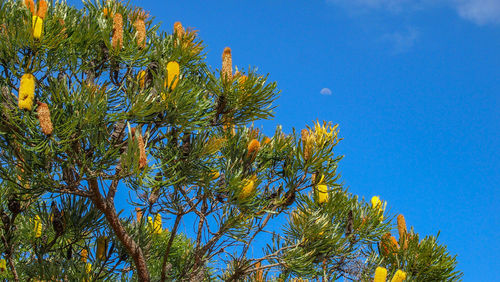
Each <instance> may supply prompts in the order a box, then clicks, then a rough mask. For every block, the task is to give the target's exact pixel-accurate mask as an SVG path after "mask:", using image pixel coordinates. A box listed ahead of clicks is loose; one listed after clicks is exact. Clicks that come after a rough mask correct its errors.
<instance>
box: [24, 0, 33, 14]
mask: <svg viewBox="0 0 500 282" xmlns="http://www.w3.org/2000/svg"><path fill="white" fill-rule="evenodd" d="M24 5H25V6H26V8H28V10H30V12H31V14H32V15H34V14H35V1H33V0H24Z"/></svg>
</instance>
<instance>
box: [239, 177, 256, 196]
mask: <svg viewBox="0 0 500 282" xmlns="http://www.w3.org/2000/svg"><path fill="white" fill-rule="evenodd" d="M256 178H257V177H256V176H255V175H254V176H252V177H250V178H249V179H245V180H244V185H243V188H242V189H241V192H240V195H239V196H238V199H240V200H245V199H246V198H248V197H249V196H250V195H252V194H253V192H254V191H255V180H256Z"/></svg>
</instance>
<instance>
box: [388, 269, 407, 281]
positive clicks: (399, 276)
mask: <svg viewBox="0 0 500 282" xmlns="http://www.w3.org/2000/svg"><path fill="white" fill-rule="evenodd" d="M404 280H406V272H404V271H402V270H400V269H398V270H397V271H396V273H394V276H393V277H392V279H391V282H403V281H404Z"/></svg>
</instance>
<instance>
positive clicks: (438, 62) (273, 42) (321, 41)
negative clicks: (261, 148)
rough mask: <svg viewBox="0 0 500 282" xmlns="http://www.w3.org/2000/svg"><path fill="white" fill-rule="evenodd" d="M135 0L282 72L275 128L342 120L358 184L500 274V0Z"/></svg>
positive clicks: (263, 67)
mask: <svg viewBox="0 0 500 282" xmlns="http://www.w3.org/2000/svg"><path fill="white" fill-rule="evenodd" d="M77 2H79V1H77V0H71V1H70V3H77ZM131 2H132V4H134V5H138V6H142V7H144V8H145V9H146V10H148V11H149V12H150V13H151V14H152V15H153V16H155V17H156V20H157V21H161V22H162V23H163V30H168V31H171V30H172V25H173V23H174V22H175V21H181V22H182V23H183V24H184V26H190V27H195V28H196V29H198V30H200V32H199V34H200V37H201V38H202V39H203V40H204V42H205V44H206V46H207V51H208V58H207V60H208V62H209V64H210V65H212V66H214V67H220V58H221V52H222V50H223V48H224V47H225V46H230V47H231V48H232V50H233V63H234V64H236V65H238V66H240V67H244V68H246V67H248V66H256V67H258V68H259V70H260V71H261V72H262V73H270V78H271V79H272V80H275V81H277V82H278V85H279V88H280V89H281V90H282V95H281V97H280V99H279V100H278V101H277V103H278V104H279V107H278V109H277V110H276V117H275V119H274V120H272V121H269V122H265V123H264V128H265V132H268V133H271V132H273V128H274V127H275V126H276V125H278V124H282V125H283V126H284V128H285V130H287V131H291V128H292V127H295V128H298V129H301V128H303V127H304V126H305V125H306V124H311V122H312V121H313V120H316V119H319V120H328V121H333V122H334V123H338V124H339V125H340V130H341V131H340V135H341V136H342V137H343V138H344V140H343V141H342V142H341V145H339V146H338V153H339V154H343V155H345V158H344V160H342V162H341V165H340V172H341V174H342V179H343V181H344V183H345V184H346V185H347V186H348V187H350V188H349V189H350V191H351V192H353V193H355V194H359V195H361V196H364V197H365V198H369V197H371V196H372V195H380V196H381V198H382V199H383V200H386V201H387V202H388V205H389V207H390V211H391V212H393V213H394V214H397V213H402V214H404V215H405V217H406V221H407V224H408V225H411V226H413V227H414V228H415V229H416V231H417V232H419V233H420V234H436V233H437V232H438V231H439V230H441V235H440V240H441V242H444V243H446V244H447V245H448V247H449V250H450V251H451V252H452V253H456V254H458V256H459V262H460V264H459V268H460V269H461V270H463V271H464V273H465V277H464V280H465V281H494V280H495V279H498V278H497V276H498V275H497V274H496V272H495V269H500V264H499V263H498V254H499V253H500V244H499V243H498V237H499V236H498V234H499V232H500V228H499V222H500V217H499V214H500V209H499V207H500V205H499V203H498V200H499V199H500V193H499V192H498V191H499V190H498V185H499V184H500V170H499V162H500V154H499V152H498V148H500V138H499V132H500V1H499V0H432V1H431V0H312V1H290V0H286V1H285V0H273V1H269V0H267V1H263V0H253V1H234V0H233V1H228V0H219V1H206V0H196V1H153V0H141V1H139V0H132V1H131ZM325 94H326V95H325ZM495 148H497V149H495Z"/></svg>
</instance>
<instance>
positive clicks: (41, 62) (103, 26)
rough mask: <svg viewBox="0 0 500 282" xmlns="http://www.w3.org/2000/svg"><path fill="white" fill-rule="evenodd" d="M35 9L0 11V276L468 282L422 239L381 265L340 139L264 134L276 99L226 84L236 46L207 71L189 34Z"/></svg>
mask: <svg viewBox="0 0 500 282" xmlns="http://www.w3.org/2000/svg"><path fill="white" fill-rule="evenodd" d="M37 3H38V6H36V5H35V2H34V1H32V0H25V1H21V0H19V1H17V0H5V1H2V2H1V4H0V27H1V32H2V40H1V41H0V56H1V60H0V64H1V65H2V67H3V68H2V72H1V73H0V90H1V94H2V95H0V105H1V114H2V118H1V119H0V163H1V165H0V179H1V180H0V185H1V187H0V219H1V221H2V223H1V226H0V238H1V240H0V278H2V279H6V280H8V281H31V280H34V281H61V280H64V281H118V280H124V281H204V280H206V281H210V280H227V281H249V280H251V279H254V280H256V281H268V280H273V279H274V280H279V281H289V280H292V279H295V281H308V279H324V280H325V281H331V280H333V279H339V278H342V277H344V278H346V279H351V280H372V279H374V275H376V274H375V272H376V271H375V270H376V269H377V268H378V267H379V268H384V269H386V273H385V276H386V277H389V278H391V277H394V279H396V280H395V281H400V280H401V279H402V278H401V277H403V276H402V272H404V273H405V275H406V277H407V278H406V279H415V280H419V281H436V280H440V281H441V280H456V279H459V278H460V275H461V274H460V273H459V272H458V271H456V270H455V266H456V261H455V258H454V257H452V256H450V255H449V254H448V253H447V251H446V248H445V247H444V246H441V245H439V244H438V243H437V241H436V237H432V236H429V237H425V238H424V239H420V238H419V237H420V236H419V235H418V234H416V233H415V232H414V231H413V229H410V230H409V231H405V232H403V234H405V236H404V237H405V238H406V240H407V247H399V248H398V247H397V246H398V243H397V242H396V243H395V244H394V241H395V240H396V239H395V237H391V236H392V235H390V236H389V238H394V240H393V239H389V243H390V244H392V245H389V246H396V247H394V248H391V249H390V251H389V249H388V251H387V252H383V253H382V251H379V249H383V248H379V246H380V244H379V243H380V242H381V241H383V240H384V238H385V237H384V236H386V235H385V234H387V233H390V234H392V233H391V232H394V231H395V229H394V228H393V225H392V223H391V219H392V216H391V215H390V214H389V213H388V212H387V211H386V210H385V206H386V205H385V204H382V202H381V201H380V199H378V201H375V202H374V203H375V204H374V205H373V206H372V204H371V203H370V202H369V201H366V200H365V199H364V198H360V197H357V196H355V195H352V194H351V193H349V192H348V190H347V189H346V188H345V187H344V186H343V185H342V184H341V181H340V179H339V175H338V172H337V169H338V166H339V163H340V160H341V158H342V156H340V155H339V154H338V153H337V151H336V145H337V144H338V142H339V141H340V138H339V137H338V134H339V132H338V129H337V126H334V125H333V124H332V123H329V122H321V123H320V122H319V121H317V122H314V123H312V124H311V125H310V126H307V127H306V128H305V129H304V130H302V131H301V134H298V133H297V132H300V131H295V130H292V131H291V132H288V133H285V132H283V131H282V129H281V127H277V128H276V129H275V130H274V133H273V134H268V135H267V136H265V135H264V134H263V133H262V131H263V130H257V128H254V126H253V124H254V123H255V122H258V121H260V120H265V119H270V118H272V117H273V114H274V112H273V111H274V109H275V106H274V102H275V100H276V99H277V97H278V95H279V90H277V84H276V83H275V82H270V81H268V76H267V75H264V74H259V73H257V71H256V68H253V67H249V68H248V69H247V70H245V71H241V72H235V73H234V74H233V62H232V61H233V58H232V56H231V49H229V48H226V49H224V51H223V55H222V65H220V66H217V67H218V68H219V69H213V68H211V67H210V66H208V65H206V63H205V54H204V52H203V50H204V49H203V44H202V42H201V40H200V39H199V38H198V37H197V34H196V32H195V31H194V30H192V29H189V28H184V27H183V26H182V25H181V24H180V23H176V24H175V26H174V32H172V31H169V32H170V33H168V32H167V33H165V32H159V30H161V29H162V27H160V26H159V25H155V24H154V23H153V21H152V17H147V16H146V12H144V11H142V10H141V9H140V8H137V7H132V6H131V5H129V4H125V3H122V2H119V1H101V0H92V1H91V0H85V1H83V3H84V7H83V8H82V9H81V10H78V9H76V8H74V7H70V6H68V5H67V4H66V3H65V2H61V1H43V0H40V1H38V2H37ZM173 16H175V15H173ZM174 20H175V19H172V22H174ZM171 29H172V28H171V27H169V28H168V30H171ZM163 30H167V29H163ZM217 56H219V55H217ZM235 69H236V68H235ZM236 70H237V69H236ZM243 73H244V75H243ZM49 109H50V110H49ZM382 192H383V191H381V192H380V193H382ZM191 226H193V228H183V227H191ZM393 229H394V230H393ZM183 232H186V233H183ZM401 242H403V241H401V238H400V239H399V245H400V246H403V245H404V244H403V243H401ZM404 246H406V245H404ZM398 271H402V272H398ZM377 277H378V276H377ZM30 279H31V280H30Z"/></svg>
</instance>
